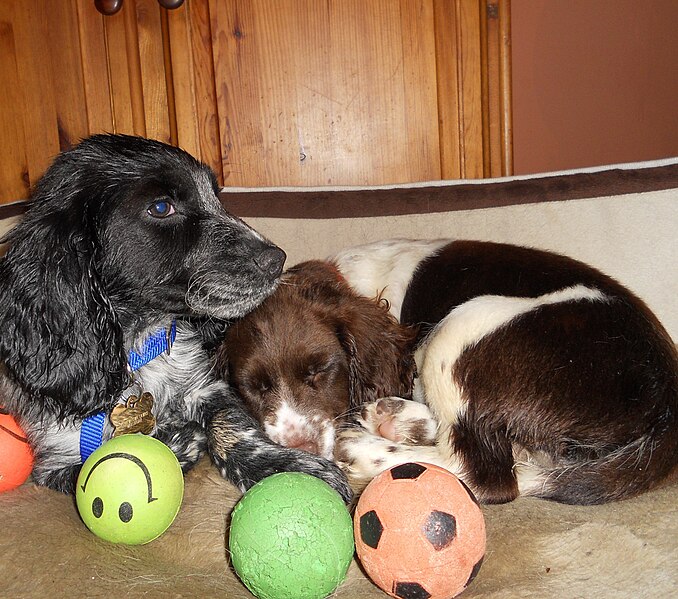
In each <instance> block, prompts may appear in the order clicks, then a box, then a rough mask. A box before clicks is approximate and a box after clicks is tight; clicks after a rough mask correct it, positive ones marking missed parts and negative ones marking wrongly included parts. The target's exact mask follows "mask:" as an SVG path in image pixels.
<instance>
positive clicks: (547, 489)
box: [516, 410, 678, 505]
mask: <svg viewBox="0 0 678 599" xmlns="http://www.w3.org/2000/svg"><path fill="white" fill-rule="evenodd" d="M676 416H677V415H676V413H675V412H674V411H668V410H667V412H665V414H664V416H663V418H662V419H661V421H660V422H657V424H656V425H655V426H654V427H653V429H652V430H651V431H650V432H649V433H647V434H645V435H643V436H642V437H641V438H639V439H636V440H635V441H633V442H631V443H629V444H628V445H625V446H623V447H620V448H618V449H615V450H613V451H610V452H609V453H607V454H606V455H603V456H601V457H597V458H593V459H591V460H588V461H584V462H578V463H577V464H574V465H564V466H554V467H553V468H543V467H539V466H537V465H534V464H523V463H518V464H516V476H517V479H518V485H519V488H520V492H521V494H523V495H529V496H536V497H541V498H543V499H550V500H553V501H558V502H560V503H570V504H578V505H594V504H601V503H606V502H608V501H616V500H620V499H627V498H629V497H633V496H634V495H638V494H640V493H642V492H644V491H647V490H649V489H651V488H652V487H655V486H657V485H658V484H659V483H661V482H662V481H663V480H664V479H665V478H666V477H667V476H668V475H669V474H671V472H672V471H673V470H674V469H675V468H676V466H677V465H678V419H677V418H676Z"/></svg>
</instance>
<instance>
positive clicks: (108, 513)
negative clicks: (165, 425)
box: [75, 435, 184, 545]
mask: <svg viewBox="0 0 678 599" xmlns="http://www.w3.org/2000/svg"><path fill="white" fill-rule="evenodd" d="M183 497H184V477H183V474H182V472H181V466H179V462H178V461H177V458H176V456H175V455H174V453H172V450H171V449H170V448H169V447H167V446H166V445H165V444H164V443H162V442H161V441H158V440H157V439H154V438H153V437H148V436H146V435H121V436H120V437H115V438H113V439H111V440H110V441H107V442H106V443H104V444H103V445H102V446H101V447H99V449H97V450H96V451H95V452H93V453H92V455H90V456H89V457H88V458H87V460H86V461H85V463H84V464H83V466H82V469H81V470H80V475H79V476H78V483H77V488H76V491H75V501H76V504H77V506H78V511H79V512H80V517H81V518H82V520H83V522H84V523H85V525H86V526H87V528H89V529H90V530H91V531H92V532H93V533H94V534H95V535H97V536H98V537H101V538H102V539H105V540H106V541H111V542H112V543H125V544H127V545H141V544H143V543H148V542H149V541H152V540H153V539H155V538H157V537H159V536H160V535H161V534H162V533H163V532H165V531H166V530H167V529H168V528H169V526H170V524H172V522H173V521H174V518H175V517H176V515H177V513H178V512H179V508H180V507H181V502H182V499H183Z"/></svg>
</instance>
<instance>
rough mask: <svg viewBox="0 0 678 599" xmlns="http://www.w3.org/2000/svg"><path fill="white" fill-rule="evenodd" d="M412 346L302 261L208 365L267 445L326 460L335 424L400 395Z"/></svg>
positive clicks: (337, 277) (323, 268) (368, 303)
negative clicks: (259, 426) (261, 431)
mask: <svg viewBox="0 0 678 599" xmlns="http://www.w3.org/2000/svg"><path fill="white" fill-rule="evenodd" d="M413 343H414V331H413V330H411V329H409V328H407V327H404V326H401V325H399V324H398V323H397V322H396V320H395V319H394V318H393V317H392V316H390V315H389V314H388V310H387V306H385V305H384V302H380V301H379V300H378V299H368V298H365V297H363V296H360V295H358V294H357V293H355V292H354V291H353V290H352V289H351V288H350V287H349V285H348V283H346V281H345V280H344V279H343V277H342V276H341V274H340V273H339V271H338V270H337V268H336V267H335V266H334V265H333V264H330V263H326V262H319V261H312V262H304V263H302V264H299V265H298V266H296V267H294V268H292V269H290V270H289V271H288V272H287V274H286V275H284V277H283V279H282V284H281V286H280V287H279V288H278V290H277V291H276V292H275V293H274V294H273V295H272V296H271V297H269V298H268V299H267V300H266V301H264V303H263V304H261V305H260V306H259V307H258V308H256V309H255V310H254V311H253V312H251V313H250V314H248V315H247V316H245V317H244V318H243V319H242V320H240V321H238V322H237V323H235V324H234V325H233V326H232V327H231V328H230V329H229V330H228V332H227V336H226V340H225V342H224V343H223V345H222V346H221V348H220V349H219V353H218V366H219V369H220V371H221V373H222V375H224V376H228V378H229V380H230V382H231V384H232V385H233V386H234V387H235V388H236V389H237V390H238V391H239V392H240V394H241V396H242V397H243V399H244V400H245V402H246V404H247V406H248V408H249V410H250V412H251V413H252V414H253V415H254V417H255V418H257V419H258V420H259V422H261V424H262V426H263V427H264V430H265V431H266V433H267V434H268V435H269V436H270V437H271V439H272V440H273V441H276V442H277V443H280V444H281V445H284V446H287V447H296V448H299V449H303V450H306V451H310V452H312V453H316V454H318V455H321V456H324V457H326V458H332V454H333V450H334V438H335V426H336V424H338V423H340V422H341V421H342V420H343V418H344V417H345V416H346V415H347V414H348V413H349V412H350V410H351V409H352V408H354V407H357V406H359V405H361V404H363V403H366V402H368V401H372V400H375V399H377V398H379V397H384V396H389V395H399V396H404V397H407V396H409V395H410V393H411V390H412V382H413V377H414V360H413V358H412V349H413Z"/></svg>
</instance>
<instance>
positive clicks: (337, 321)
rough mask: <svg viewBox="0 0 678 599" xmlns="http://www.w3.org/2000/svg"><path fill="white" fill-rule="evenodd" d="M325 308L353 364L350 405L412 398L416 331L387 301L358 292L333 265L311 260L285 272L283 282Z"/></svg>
mask: <svg viewBox="0 0 678 599" xmlns="http://www.w3.org/2000/svg"><path fill="white" fill-rule="evenodd" d="M285 283H286V284H288V285H292V286H294V287H295V288H296V289H297V290H298V292H299V293H300V294H301V295H302V297H304V298H305V299H307V300H309V301H311V302H314V303H315V304H316V305H318V306H322V307H323V312H324V313H325V314H326V318H327V319H328V321H329V322H332V323H333V324H334V328H335V331H336V335H337V338H338V339H339V341H340V343H341V345H342V347H343V349H344V351H345V352H346V355H347V357H348V362H349V388H350V391H351V397H350V402H351V407H355V406H359V405H361V404H363V403H365V402H369V401H374V400H376V399H379V398H380V397H388V396H389V395H398V396H400V397H410V396H411V394H412V386H413V382H414V372H415V365H414V343H415V337H416V330H414V329H413V328H411V327H406V326H403V325H400V324H399V323H398V321H397V320H396V319H395V318H394V317H393V316H391V315H390V314H389V312H388V304H387V303H386V302H385V301H384V300H380V299H379V298H375V299H370V298H367V297H364V296H362V295H359V294H358V293H356V292H355V291H354V290H353V289H352V288H351V286H350V285H349V284H348V283H347V282H346V279H344V277H343V276H342V274H341V273H340V272H339V269H338V268H337V267H336V265H335V264H333V263H331V262H323V261H319V260H312V261H308V262H302V263H301V264H298V265H296V266H294V267H292V268H291V269H289V270H288V271H287V273H286V274H285V275H284V278H283V284H285Z"/></svg>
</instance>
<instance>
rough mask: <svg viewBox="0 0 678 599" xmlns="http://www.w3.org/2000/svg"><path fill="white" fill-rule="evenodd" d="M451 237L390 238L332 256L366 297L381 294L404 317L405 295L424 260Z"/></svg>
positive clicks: (350, 283) (347, 278) (354, 287)
mask: <svg viewBox="0 0 678 599" xmlns="http://www.w3.org/2000/svg"><path fill="white" fill-rule="evenodd" d="M450 241H451V240H449V239H434V240H430V241H429V240H416V241H415V240H411V239H388V240H385V241H377V242H374V243H367V244H364V245H360V246H357V247H353V248H349V249H347V250H344V251H342V252H339V253H338V254H336V255H335V256H332V257H331V258H330V260H332V261H333V262H334V263H335V264H336V265H337V267H338V268H339V271H340V272H341V274H343V275H344V277H346V280H347V281H348V283H349V285H350V286H351V287H353V289H354V290H355V291H356V292H358V293H360V294H361V295H364V296H366V297H377V296H381V297H382V298H384V299H385V300H387V301H388V303H389V306H390V307H389V311H390V312H391V314H392V315H393V316H395V318H397V319H398V320H400V310H401V308H402V305H403V298H404V297H405V292H406V291H407V286H408V285H409V284H410V280H411V279H412V275H413V274H414V271H415V270H416V269H417V266H418V265H419V264H420V263H421V261H422V260H424V259H425V258H427V257H429V256H431V255H432V254H435V253H436V252H437V251H439V250H440V249H441V248H442V247H443V246H446V245H447V244H449V243H450Z"/></svg>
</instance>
